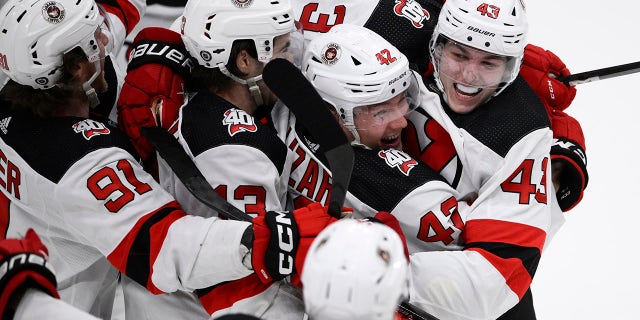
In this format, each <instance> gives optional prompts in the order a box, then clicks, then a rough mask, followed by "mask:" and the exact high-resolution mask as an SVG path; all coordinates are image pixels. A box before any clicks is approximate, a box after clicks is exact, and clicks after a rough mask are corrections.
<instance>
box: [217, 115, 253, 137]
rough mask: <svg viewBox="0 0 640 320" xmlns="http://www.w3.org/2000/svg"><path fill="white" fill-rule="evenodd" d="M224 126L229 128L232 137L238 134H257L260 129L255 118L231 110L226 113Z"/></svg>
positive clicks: (223, 120)
mask: <svg viewBox="0 0 640 320" xmlns="http://www.w3.org/2000/svg"><path fill="white" fill-rule="evenodd" d="M222 124H224V125H226V126H227V131H228V132H229V135H230V136H232V137H233V136H234V135H235V134H236V133H238V132H256V131H258V127H257V126H256V123H255V122H254V120H253V117H252V116H250V115H249V114H248V113H246V112H244V111H243V110H240V109H229V110H227V111H225V112H224V119H222Z"/></svg>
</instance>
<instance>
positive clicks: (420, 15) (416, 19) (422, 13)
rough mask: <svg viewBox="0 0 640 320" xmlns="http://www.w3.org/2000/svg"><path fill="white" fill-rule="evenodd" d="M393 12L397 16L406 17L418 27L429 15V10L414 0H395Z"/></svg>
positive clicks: (421, 25)
mask: <svg viewBox="0 0 640 320" xmlns="http://www.w3.org/2000/svg"><path fill="white" fill-rule="evenodd" d="M393 12H394V13H395V14H396V15H397V16H400V17H404V18H407V19H408V20H409V21H411V24H413V26H414V27H416V28H418V29H420V28H422V27H424V23H423V22H424V21H425V20H429V18H430V17H431V15H430V14H429V11H427V10H425V9H424V8H422V6H421V5H420V4H419V3H418V2H416V1H415V0H396V5H395V6H394V7H393Z"/></svg>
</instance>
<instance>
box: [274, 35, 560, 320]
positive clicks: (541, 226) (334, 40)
mask: <svg viewBox="0 0 640 320" xmlns="http://www.w3.org/2000/svg"><path fill="white" fill-rule="evenodd" d="M381 55H382V58H381ZM302 70H303V72H304V73H305V75H306V77H307V79H309V81H310V82H311V83H312V84H313V85H314V86H315V87H316V89H318V91H319V93H320V95H321V96H322V97H323V99H324V100H325V101H326V102H327V103H328V104H329V105H331V107H332V109H334V111H335V113H336V115H337V118H339V119H340V122H341V124H342V125H343V128H344V129H345V132H346V133H347V135H348V136H349V137H350V139H351V140H352V144H354V146H356V147H354V152H355V156H356V159H355V164H354V171H353V175H352V177H351V183H350V185H349V195H348V197H347V205H348V206H349V207H352V208H354V213H355V215H356V216H359V215H364V216H373V215H376V216H377V217H379V216H380V214H379V213H378V214H377V212H378V211H388V212H391V213H392V214H393V215H394V216H395V217H396V218H397V219H398V220H399V221H400V226H401V228H402V231H404V234H405V235H407V244H408V249H409V252H410V253H411V263H410V270H411V278H412V283H413V284H412V286H411V291H410V301H411V302H413V303H415V304H417V305H418V306H420V307H422V308H424V309H425V310H426V311H427V312H429V313H431V314H433V315H435V316H437V317H439V318H442V319H471V318H474V319H495V318H497V317H499V316H500V315H501V314H503V313H505V312H506V311H507V310H509V308H511V307H513V306H514V305H516V304H517V303H518V301H519V300H520V297H521V293H523V292H525V291H526V290H527V289H528V287H529V284H530V283H531V279H532V277H533V273H534V271H535V268H536V267H537V264H538V260H539V258H540V255H541V252H542V249H543V247H544V245H545V242H546V241H547V240H548V239H550V238H551V237H552V236H553V234H554V233H555V232H556V231H557V229H558V227H559V225H558V222H559V221H558V220H557V219H558V215H559V216H560V217H561V214H560V212H559V210H558V211H556V212H554V211H552V210H551V209H550V207H549V206H548V205H546V204H538V203H534V204H532V205H529V206H525V205H522V207H519V205H517V204H516V205H514V206H515V207H517V209H518V210H520V211H518V212H517V213H514V212H513V211H508V210H493V209H492V208H489V207H487V205H494V203H496V202H497V203H501V201H505V202H506V201H507V200H509V199H508V197H509V196H510V195H512V194H511V193H509V192H502V191H501V190H500V183H499V182H497V181H500V179H503V180H504V179H506V178H507V177H508V176H509V175H511V173H512V172H513V170H515V168H516V167H517V166H518V164H507V163H505V162H501V163H500V164H503V165H504V166H505V169H504V170H503V171H500V170H496V169H494V171H493V172H494V174H495V175H496V176H495V177H494V178H488V177H487V179H488V181H490V182H492V183H491V184H487V185H485V186H484V188H485V189H484V190H487V191H486V192H487V194H485V193H481V196H480V197H479V198H478V199H477V200H476V201H475V202H473V204H471V205H470V204H468V203H467V202H466V201H465V200H467V199H465V198H464V197H463V196H464V195H467V194H468V192H465V193H460V192H459V191H458V190H455V189H454V188H452V187H451V186H450V185H449V184H448V183H447V182H445V180H444V179H443V177H441V176H440V175H439V174H438V173H437V172H436V171H434V170H433V169H431V168H429V167H428V166H426V165H425V164H424V163H422V162H420V161H418V160H414V159H412V158H411V157H410V156H408V155H407V154H406V153H404V152H402V151H400V150H399V149H400V148H402V141H401V140H400V137H399V135H400V132H401V130H403V128H405V127H406V126H407V120H406V119H405V117H404V116H405V115H407V112H408V110H410V109H411V107H410V105H411V104H412V102H413V103H415V102H418V101H419V102H420V104H421V106H423V105H433V106H439V105H440V98H439V97H438V95H437V94H434V93H432V92H428V91H426V90H423V92H422V94H421V95H420V97H419V98H418V99H416V95H415V94H414V93H413V92H412V89H411V87H412V86H411V79H412V74H411V73H410V71H409V63H408V62H407V59H406V58H405V56H404V55H402V54H401V53H400V52H398V51H397V49H395V48H394V47H393V46H392V45H391V44H389V43H388V42H386V41H384V40H383V39H381V38H380V36H378V35H375V34H374V33H372V32H371V31H369V30H367V29H365V28H362V27H357V26H353V25H348V24H343V25H340V26H335V27H334V28H332V29H331V31H329V33H327V34H326V35H321V36H318V37H316V38H315V39H314V40H312V41H311V42H310V43H309V46H308V48H307V49H306V54H305V56H304V59H303V66H302ZM365 88H366V90H364V89H365ZM278 112H280V113H281V114H282V111H281V110H280V109H278V108H276V109H275V110H274V114H278ZM413 113H416V111H414V112H411V113H408V115H409V116H411V115H413ZM542 116H543V117H544V112H543V113H542ZM543 120H544V118H543ZM289 121H290V122H291V123H294V121H295V119H294V118H293V117H291V118H290V119H289ZM543 123H546V122H544V121H543ZM278 128H279V129H280V130H281V132H287V134H286V135H285V138H286V141H287V143H288V145H289V147H290V149H291V151H292V153H293V154H294V155H295V156H294V167H293V169H292V172H291V182H290V186H291V190H290V191H291V192H292V194H296V195H297V197H296V199H295V202H296V203H297V204H298V205H303V204H304V203H306V202H305V201H309V200H312V201H325V200H326V197H327V194H328V191H327V190H328V189H329V188H330V185H329V181H330V178H329V177H330V172H329V171H328V170H327V168H326V166H325V164H324V163H325V162H324V161H323V158H322V146H319V145H317V144H315V143H314V140H313V137H311V136H309V135H308V134H307V133H306V132H305V130H304V128H303V127H302V126H300V125H295V123H294V127H293V128H292V129H291V130H282V129H284V128H285V126H278ZM518 129H520V128H518ZM535 134H536V135H539V136H533V137H528V139H531V140H529V142H532V141H533V139H537V141H536V142H535V143H533V144H534V145H536V146H538V147H539V148H540V151H538V152H539V153H540V154H539V155H536V158H535V159H537V157H538V156H539V157H541V158H542V159H543V158H544V156H545V152H544V149H545V148H544V144H546V146H547V149H546V156H547V157H548V152H549V151H548V150H549V148H550V144H551V132H550V130H549V128H548V126H543V127H541V128H539V130H537V131H536V133H535ZM358 146H359V147H358ZM394 148H397V149H394ZM533 154H534V153H532V155H531V157H533ZM512 157H513V158H515V157H516V156H515V155H513V156H512ZM510 159H511V158H510ZM476 161H478V160H476ZM540 165H542V164H540ZM547 165H548V163H547ZM544 168H545V169H548V168H547V167H544ZM467 172H470V171H465V173H467ZM532 175H534V176H533V177H535V179H534V180H535V181H542V183H548V184H550V183H551V177H550V176H548V175H547V176H545V175H543V174H542V172H535V173H532ZM494 181H495V182H494ZM484 190H483V191H484ZM463 191H468V190H466V189H463ZM492 193H493V194H492ZM490 195H491V196H490ZM468 200H473V199H468ZM516 200H517V199H516ZM494 201H495V202H494ZM496 205H497V204H496ZM503 206H504V207H505V208H506V207H507V205H506V203H505V204H503ZM560 220H561V219H560ZM512 230H513V232H515V233H512ZM463 235H464V236H463ZM525 235H526V236H525ZM521 237H522V238H521ZM523 239H527V241H526V242H523V241H522V240H523ZM505 248H509V249H508V250H509V252H510V255H508V256H507V255H505V252H503V250H505ZM443 283H447V285H443Z"/></svg>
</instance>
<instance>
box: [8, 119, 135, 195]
mask: <svg viewBox="0 0 640 320" xmlns="http://www.w3.org/2000/svg"><path fill="white" fill-rule="evenodd" d="M0 127H2V128H1V130H0V138H2V140H3V141H4V142H5V143H6V144H7V145H9V146H10V147H12V148H13V149H14V150H16V152H17V153H18V154H19V155H20V156H21V157H22V158H23V159H24V160H25V161H26V162H27V163H29V165H30V166H31V167H32V168H33V169H34V170H35V171H36V172H38V173H39V174H40V175H42V176H43V177H45V178H47V179H49V180H51V181H53V182H56V183H57V182H58V181H60V179H61V178H62V176H63V175H64V174H65V173H66V172H67V171H68V170H69V168H70V167H71V166H72V165H73V164H74V163H75V162H77V161H78V160H80V159H82V158H83V157H84V156H85V155H87V154H89V153H90V152H93V151H95V150H98V149H103V148H111V147H116V148H120V149H123V150H126V151H127V152H129V153H130V154H132V155H133V156H134V158H136V159H137V157H138V156H137V153H136V152H135V150H134V148H133V146H132V145H131V143H130V141H129V138H128V137H127V136H126V135H125V134H124V133H123V132H121V131H120V130H119V129H117V128H115V127H113V126H110V125H108V124H105V123H103V122H100V121H96V120H92V119H85V118H79V117H54V118H46V119H44V118H38V117H34V116H30V115H25V114H23V113H19V112H18V113H14V112H8V111H7V110H3V111H2V112H0Z"/></svg>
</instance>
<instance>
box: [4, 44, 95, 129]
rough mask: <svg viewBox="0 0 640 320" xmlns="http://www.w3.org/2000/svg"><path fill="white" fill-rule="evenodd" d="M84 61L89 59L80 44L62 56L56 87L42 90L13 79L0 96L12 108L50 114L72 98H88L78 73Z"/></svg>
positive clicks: (43, 115) (42, 115)
mask: <svg viewBox="0 0 640 320" xmlns="http://www.w3.org/2000/svg"><path fill="white" fill-rule="evenodd" d="M83 61H88V60H87V57H86V55H85V54H84V52H83V51H82V49H80V48H79V47H78V48H75V49H73V50H71V51H69V52H67V53H65V54H64V55H63V56H62V67H61V68H62V69H63V71H62V76H61V77H60V80H58V83H57V84H56V86H54V87H53V88H51V89H47V90H40V89H35V88H33V87H31V86H29V85H22V84H19V83H17V82H15V81H13V80H9V82H7V84H6V85H5V86H4V88H3V89H2V91H0V96H1V97H2V99H4V100H6V101H7V102H8V103H9V104H10V106H11V108H14V109H18V110H21V111H26V112H30V113H32V114H34V115H36V116H39V117H43V118H46V117H50V116H51V115H52V113H53V111H54V110H56V109H59V108H64V107H66V105H67V104H68V103H69V101H70V100H71V99H72V98H76V99H87V97H86V94H85V92H84V90H83V89H82V85H81V83H80V80H78V79H77V78H75V76H74V73H75V72H76V71H77V70H78V69H79V68H80V63H82V62H83Z"/></svg>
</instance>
